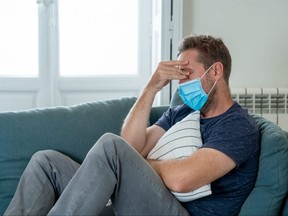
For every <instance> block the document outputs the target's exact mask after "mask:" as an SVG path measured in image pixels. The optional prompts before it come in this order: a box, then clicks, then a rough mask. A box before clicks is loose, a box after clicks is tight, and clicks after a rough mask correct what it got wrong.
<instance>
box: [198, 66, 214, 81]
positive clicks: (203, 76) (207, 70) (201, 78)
mask: <svg viewBox="0 0 288 216" xmlns="http://www.w3.org/2000/svg"><path fill="white" fill-rule="evenodd" d="M213 65H214V64H212V65H211V66H210V67H209V68H208V69H207V70H206V71H205V73H204V74H203V75H202V76H201V77H200V80H201V79H202V78H203V77H204V76H205V75H206V74H207V73H208V71H209V70H210V69H211V68H212V66H213Z"/></svg>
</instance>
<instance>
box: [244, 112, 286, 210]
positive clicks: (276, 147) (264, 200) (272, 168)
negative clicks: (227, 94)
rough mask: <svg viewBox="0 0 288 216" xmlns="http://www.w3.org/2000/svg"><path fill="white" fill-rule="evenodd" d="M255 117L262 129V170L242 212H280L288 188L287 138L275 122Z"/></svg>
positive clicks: (260, 166) (260, 161)
mask: <svg viewBox="0 0 288 216" xmlns="http://www.w3.org/2000/svg"><path fill="white" fill-rule="evenodd" d="M253 117H254V118H255V120H256V123H257V124H258V125H259V127H260V132H261V152H260V158H259V170H258V175H257V180H256V183H255V187H254V189H253V190H252V192H251V193H250V195H249V196H248V198H247V199H246V200H245V203H244V204H243V206H242V208H241V212H240V215H278V214H279V211H280V208H281V205H282V202H283V199H284V198H285V196H286V194H287V191H288V140H287V137H286V135H285V133H284V131H283V130H282V129H281V128H280V127H278V126H277V125H276V124H274V123H272V122H270V121H268V120H265V119H264V118H262V117H260V116H256V115H253Z"/></svg>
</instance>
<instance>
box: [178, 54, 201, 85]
mask: <svg viewBox="0 0 288 216" xmlns="http://www.w3.org/2000/svg"><path fill="white" fill-rule="evenodd" d="M198 55H199V52H198V51H197V50H195V49H188V50H185V51H183V52H182V53H181V54H180V55H179V57H178V60H181V61H188V62H189V64H188V65H185V66H181V67H180V69H182V70H184V71H186V72H189V73H190V74H189V76H188V78H187V79H182V80H179V83H183V82H187V81H189V80H193V79H196V78H197V77H199V78H200V77H201V76H202V75H203V74H204V73H205V68H204V65H203V64H202V63H200V62H198V61H197V59H198Z"/></svg>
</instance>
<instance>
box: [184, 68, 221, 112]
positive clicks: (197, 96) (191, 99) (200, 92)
mask: <svg viewBox="0 0 288 216" xmlns="http://www.w3.org/2000/svg"><path fill="white" fill-rule="evenodd" d="M212 66H213V65H211V66H210V67H209V68H208V69H207V70H206V71H205V73H204V74H203V75H202V76H201V77H200V78H199V77H198V78H196V79H194V80H191V81H188V82H185V83H181V84H179V86H178V90H179V95H180V97H181V99H182V100H183V102H184V103H185V104H186V105H187V106H189V107H190V108H191V109H193V110H201V109H202V107H203V106H204V105H205V103H206V102H207V100H208V96H209V94H210V93H211V91H212V90H213V88H214V86H215V85H216V83H217V80H216V81H215V83H214V84H213V86H212V88H211V89H210V91H209V92H208V94H207V93H206V92H205V91H204V89H203V87H202V84H201V79H202V78H203V77H204V76H205V75H206V73H207V72H208V71H209V70H210V69H211V68H212Z"/></svg>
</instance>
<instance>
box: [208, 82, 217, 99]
mask: <svg viewBox="0 0 288 216" xmlns="http://www.w3.org/2000/svg"><path fill="white" fill-rule="evenodd" d="M217 81H218V80H216V81H215V82H214V84H213V86H212V88H211V89H210V91H209V92H208V95H210V93H211V92H212V90H213V89H214V87H215V85H216V83H217Z"/></svg>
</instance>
